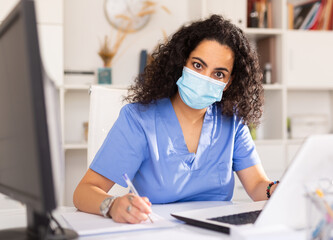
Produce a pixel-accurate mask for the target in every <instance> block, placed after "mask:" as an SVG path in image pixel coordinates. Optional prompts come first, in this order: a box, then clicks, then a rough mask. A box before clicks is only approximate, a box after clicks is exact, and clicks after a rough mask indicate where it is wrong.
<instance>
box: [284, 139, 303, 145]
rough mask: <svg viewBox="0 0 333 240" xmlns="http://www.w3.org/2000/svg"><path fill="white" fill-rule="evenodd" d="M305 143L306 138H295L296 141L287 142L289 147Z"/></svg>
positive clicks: (289, 140)
mask: <svg viewBox="0 0 333 240" xmlns="http://www.w3.org/2000/svg"><path fill="white" fill-rule="evenodd" d="M304 141H305V138H294V139H291V138H290V139H288V140H287V144H288V145H294V144H297V145H301V144H302V143H303V142H304Z"/></svg>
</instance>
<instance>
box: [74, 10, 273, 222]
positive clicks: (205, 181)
mask: <svg viewBox="0 0 333 240" xmlns="http://www.w3.org/2000/svg"><path fill="white" fill-rule="evenodd" d="M261 80H262V74H261V71H260V68H259V64H258V58H257V55H256V53H255V51H253V49H252V48H251V47H250V44H249V42H248V40H247V39H246V37H245V36H244V34H243V32H242V30H240V29H239V28H237V27H236V26H234V25H233V24H231V23H230V22H229V21H227V20H225V19H224V18H223V17H221V16H217V15H213V16H211V17H210V18H209V19H207V20H204V21H197V22H194V23H192V24H191V25H189V26H183V27H182V28H181V29H180V30H179V31H178V32H176V33H175V34H174V35H173V36H172V38H171V40H170V41H169V42H167V43H166V44H165V45H161V46H159V48H158V49H157V50H156V51H155V53H154V54H153V61H152V63H151V64H150V65H148V66H147V67H146V69H145V71H144V73H143V75H141V76H139V77H138V78H137V79H136V82H135V84H134V85H133V86H132V87H131V88H130V91H129V95H128V96H127V101H129V102H130V103H131V104H128V105H126V106H124V107H123V108H122V110H121V112H120V114H119V117H118V119H117V121H116V123H115V124H114V126H113V127H112V129H111V130H110V132H109V134H108V136H107V138H106V139H105V142H104V144H103V145H102V147H101V149H100V150H99V152H98V153H97V154H96V157H95V159H94V161H93V163H92V164H91V166H90V169H89V170H88V171H87V173H86V175H85V176H84V177H83V179H82V180H81V182H80V183H79V185H78V186H77V188H76V190H75V193H74V204H75V206H76V207H77V208H78V209H80V210H82V211H86V212H90V213H96V214H102V215H104V216H108V217H112V218H113V220H114V221H116V222H128V223H139V222H141V221H144V220H146V219H147V214H149V213H150V212H151V209H150V205H151V202H152V203H169V202H177V201H200V200H221V201H230V200H231V198H232V195H233V188H234V176H233V171H235V172H236V173H237V175H238V177H239V179H240V181H241V182H242V184H243V186H244V188H245V190H246V191H247V193H248V194H249V196H250V197H251V198H252V199H253V200H255V201H257V200H264V199H267V198H269V196H270V194H271V193H272V191H273V190H274V188H275V187H276V184H272V183H271V181H269V180H268V178H267V177H266V175H265V173H264V171H263V168H262V166H261V164H260V159H259V157H258V155H257V152H256V150H255V145H254V143H253V141H252V138H251V136H250V133H249V128H248V125H249V124H252V125H253V126H256V125H257V124H258V122H259V118H260V117H261V115H262V106H263V88H262V85H261ZM124 173H127V174H128V175H129V177H130V178H131V179H133V183H134V185H135V186H136V188H137V190H138V192H139V193H140V195H142V196H147V197H137V196H134V195H133V194H127V195H125V196H122V197H118V198H116V197H115V196H110V195H108V194H107V192H108V191H109V189H110V188H111V187H112V186H113V185H114V184H115V183H118V184H120V185H122V186H126V183H125V182H124V180H123V179H122V175H123V174H124Z"/></svg>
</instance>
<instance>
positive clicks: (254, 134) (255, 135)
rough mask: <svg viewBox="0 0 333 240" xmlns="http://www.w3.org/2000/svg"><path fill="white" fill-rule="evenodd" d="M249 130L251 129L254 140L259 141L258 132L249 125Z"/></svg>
mask: <svg viewBox="0 0 333 240" xmlns="http://www.w3.org/2000/svg"><path fill="white" fill-rule="evenodd" d="M249 129H250V134H251V137H252V139H253V140H257V131H256V128H255V127H254V126H253V125H252V124H250V125H249Z"/></svg>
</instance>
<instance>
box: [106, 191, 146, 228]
mask: <svg viewBox="0 0 333 240" xmlns="http://www.w3.org/2000/svg"><path fill="white" fill-rule="evenodd" d="M150 206H151V202H150V201H149V199H148V198H146V197H139V196H135V195H134V194H132V193H129V194H126V195H124V196H122V197H118V198H117V199H115V200H114V202H113V204H112V206H111V209H110V216H111V217H112V219H113V220H114V221H115V222H119V223H140V222H142V221H146V220H147V218H148V214H150V213H151V212H152V210H151V208H150Z"/></svg>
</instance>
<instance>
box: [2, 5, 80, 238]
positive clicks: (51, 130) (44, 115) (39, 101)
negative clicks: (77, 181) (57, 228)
mask: <svg viewBox="0 0 333 240" xmlns="http://www.w3.org/2000/svg"><path fill="white" fill-rule="evenodd" d="M36 25H37V24H36V16H35V8H34V2H33V1H32V0H22V1H20V2H19V3H18V5H17V6H16V7H15V8H14V9H13V10H12V11H11V13H10V14H9V15H8V16H7V17H6V19H5V20H4V21H3V22H2V24H1V26H0V112H1V114H0V192H1V193H4V194H6V195H8V196H10V197H11V198H13V199H15V200H18V201H20V202H22V203H24V204H25V205H26V209H27V220H28V221H27V225H28V226H27V228H26V229H22V230H23V231H21V234H23V235H27V234H29V236H30V237H29V239H30V238H33V239H35V238H36V239H39V238H43V239H47V238H45V236H47V235H50V236H51V235H54V234H58V233H56V232H52V231H49V229H50V228H49V225H50V221H51V219H52V217H50V216H51V215H52V210H54V209H55V208H56V197H55V190H54V179H53V171H52V158H57V157H58V158H60V156H61V155H62V153H61V145H60V140H59V139H60V138H58V136H59V134H60V131H59V121H58V120H57V118H59V116H57V114H55V111H53V110H54V109H51V108H53V107H54V104H55V103H56V100H55V99H52V93H53V92H54V91H52V90H54V88H52V84H51V81H50V80H49V79H48V78H46V75H45V74H44V71H43V67H42V62H41V58H40V52H39V44H38V34H37V26H36ZM46 95H47V96H46ZM46 97H47V98H46ZM46 106H47V107H46ZM51 110H52V111H51ZM58 140H59V141H58ZM53 160H55V161H56V160H59V159H53ZM27 230H28V231H27ZM48 231H49V232H48ZM61 231H62V233H60V234H63V235H66V234H65V233H64V230H63V229H61ZM12 232H13V231H12ZM10 234H11V232H10V231H9V230H7V231H0V239H10V238H11V237H12V235H10ZM15 234H17V231H16V233H15ZM74 235H75V234H74ZM4 236H5V237H6V238H3V237H4ZM13 236H14V235H13ZM31 236H32V237H31ZM27 238H28V237H27ZM57 239H58V238H57ZM59 239H66V237H64V238H59Z"/></svg>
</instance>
